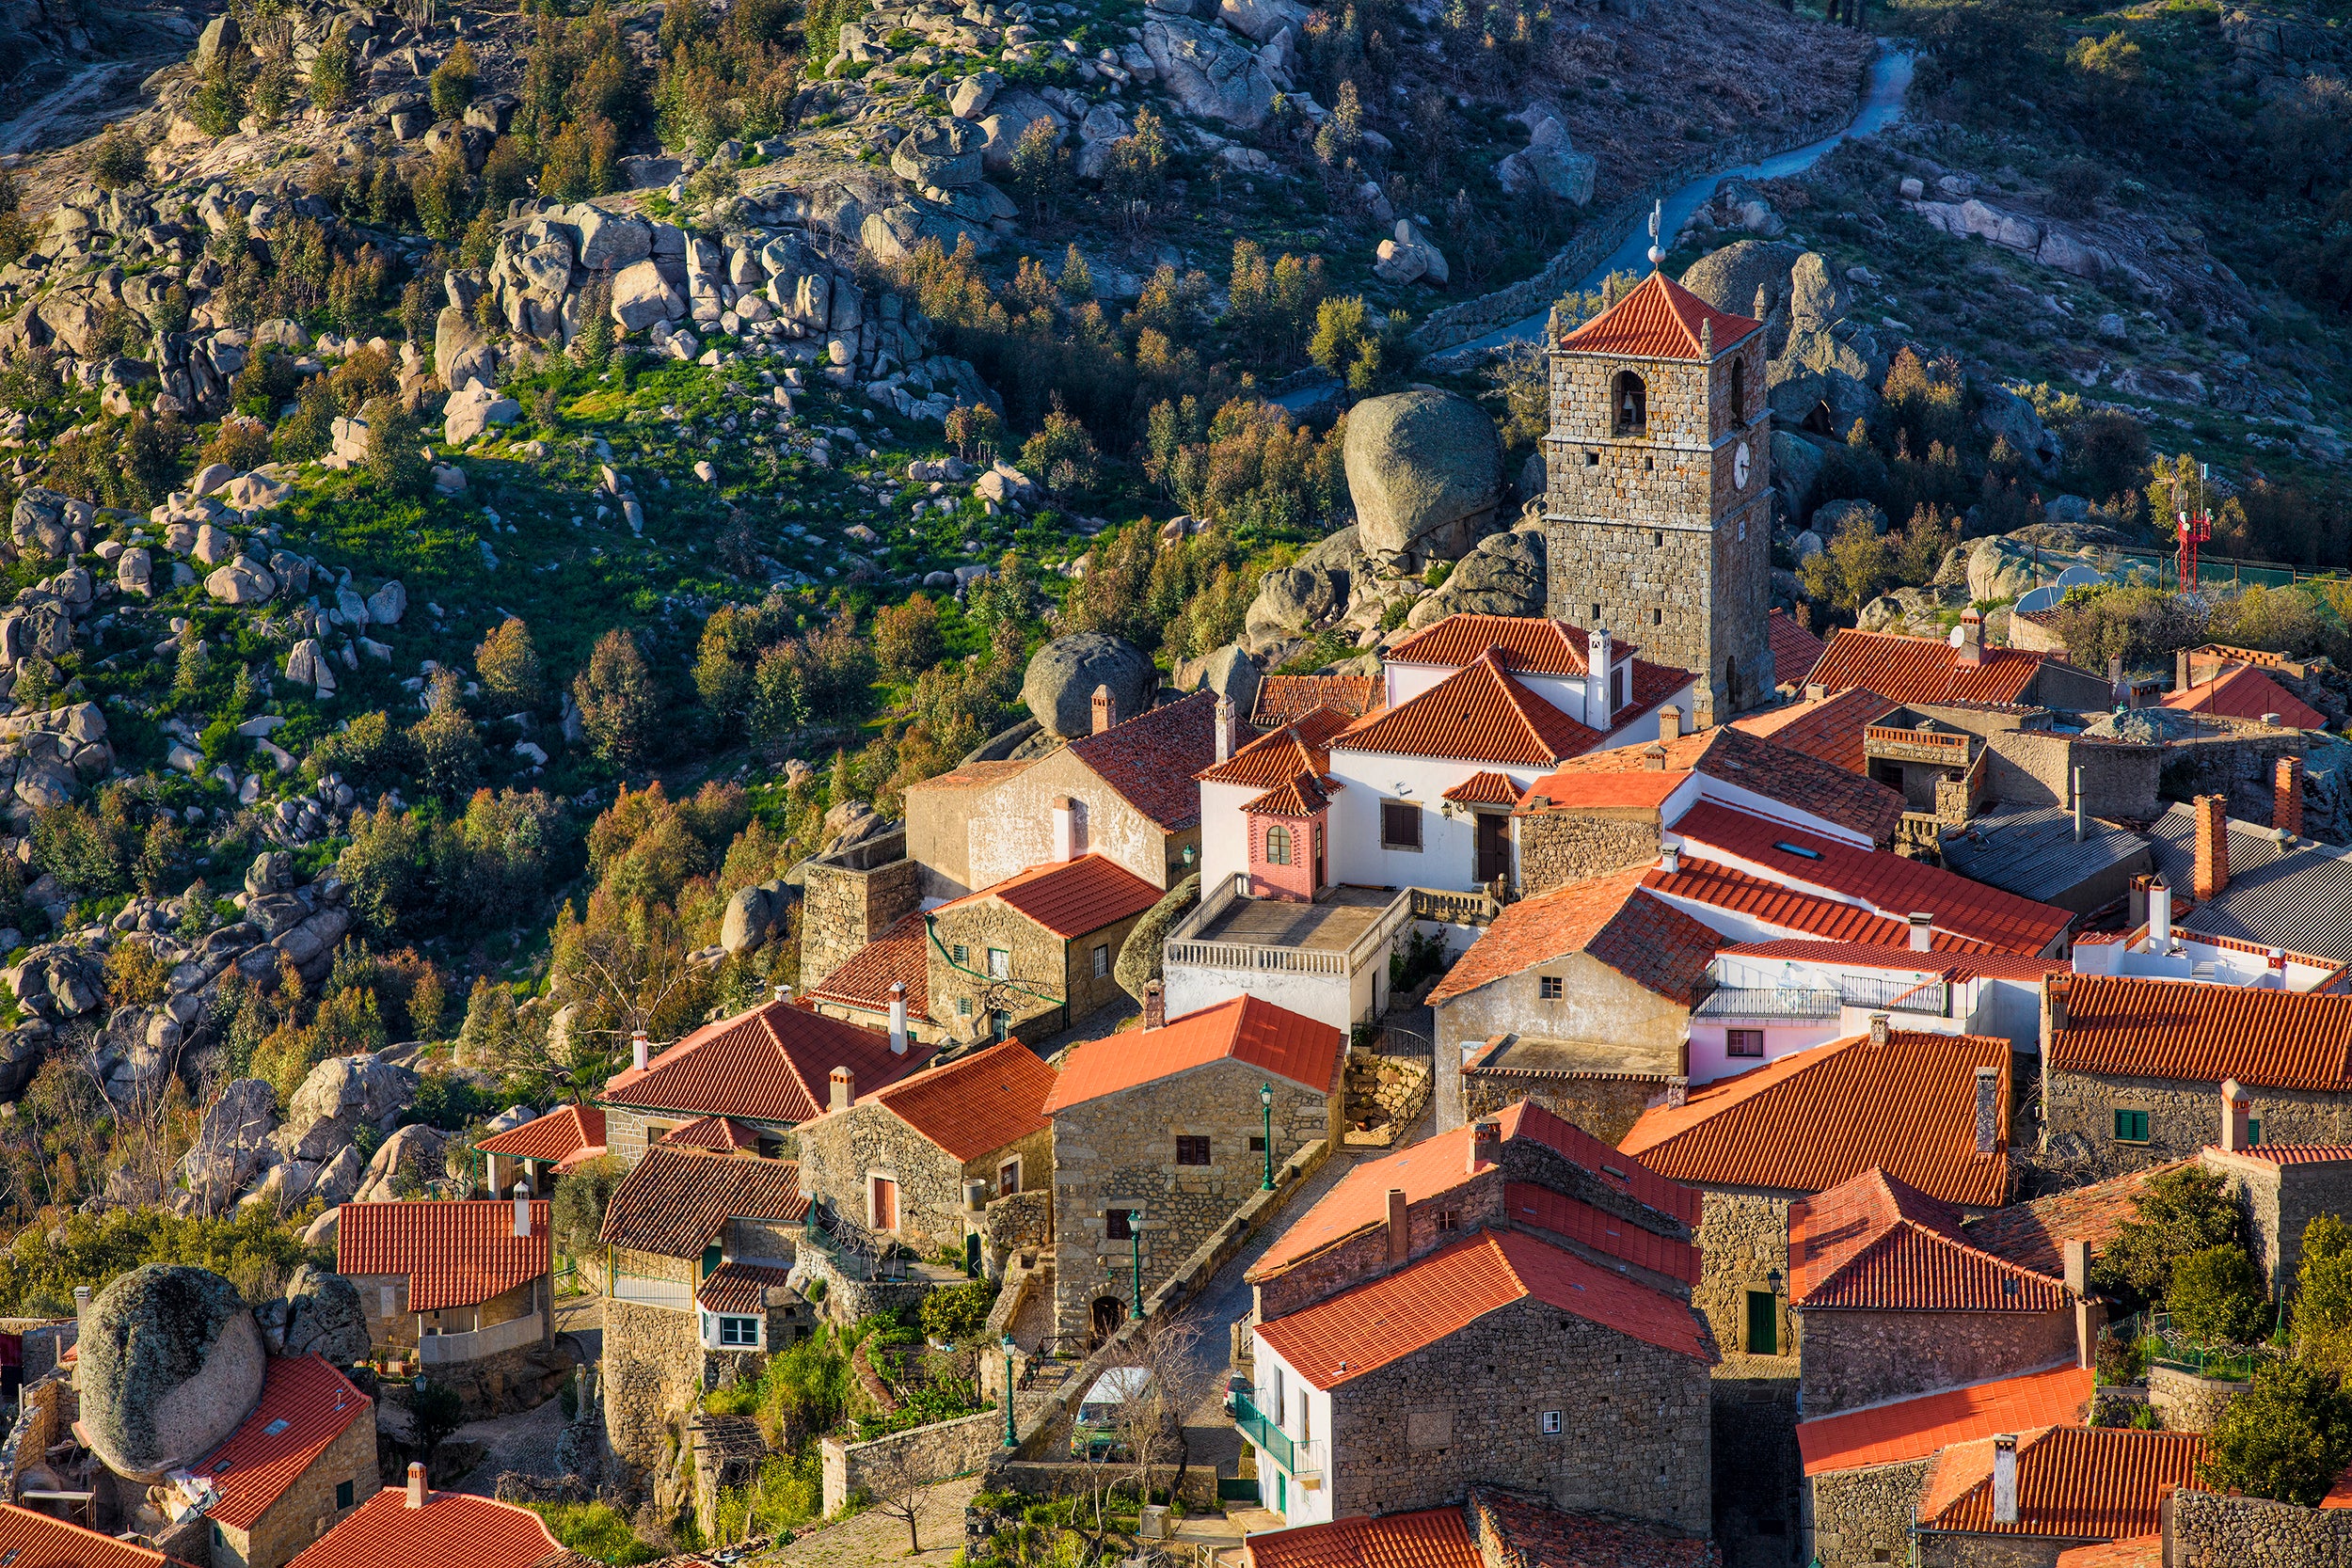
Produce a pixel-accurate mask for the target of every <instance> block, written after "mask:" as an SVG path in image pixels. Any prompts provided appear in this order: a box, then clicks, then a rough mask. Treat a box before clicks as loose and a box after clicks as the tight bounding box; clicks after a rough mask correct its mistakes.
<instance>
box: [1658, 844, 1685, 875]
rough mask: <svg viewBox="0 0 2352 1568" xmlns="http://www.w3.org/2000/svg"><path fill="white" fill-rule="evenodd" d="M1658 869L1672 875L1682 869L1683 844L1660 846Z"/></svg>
mask: <svg viewBox="0 0 2352 1568" xmlns="http://www.w3.org/2000/svg"><path fill="white" fill-rule="evenodd" d="M1658 869H1659V870H1661V871H1663V872H1664V873H1665V874H1666V875H1667V876H1669V877H1671V876H1673V875H1674V874H1675V873H1677V872H1678V871H1680V870H1681V869H1682V846H1681V845H1679V844H1666V845H1661V846H1660V847H1659V850H1658Z"/></svg>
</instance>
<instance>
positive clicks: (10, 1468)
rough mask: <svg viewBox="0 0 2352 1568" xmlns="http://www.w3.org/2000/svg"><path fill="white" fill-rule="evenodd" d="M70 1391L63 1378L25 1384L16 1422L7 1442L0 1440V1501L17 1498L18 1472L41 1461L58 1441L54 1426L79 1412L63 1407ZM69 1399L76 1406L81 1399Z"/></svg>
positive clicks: (63, 1422) (59, 1424)
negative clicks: (50, 1446)
mask: <svg viewBox="0 0 2352 1568" xmlns="http://www.w3.org/2000/svg"><path fill="white" fill-rule="evenodd" d="M71 1398H72V1389H71V1388H70V1387H69V1386H67V1382H66V1380H65V1379H64V1378H57V1377H53V1378H48V1379H45V1380H44V1381H42V1382H40V1383H28V1384H26V1385H25V1386H24V1394H23V1396H22V1399H21V1401H20V1402H19V1404H18V1407H17V1418H16V1425H15V1426H14V1427H13V1428H11V1429H10V1430H9V1433H8V1441H7V1442H5V1443H0V1502H14V1501H16V1492H17V1471H18V1470H19V1469H21V1468H22V1467H23V1466H24V1465H27V1464H33V1465H38V1464H40V1461H41V1459H42V1456H43V1455H44V1454H45V1453H46V1451H47V1449H48V1448H49V1445H50V1444H52V1443H54V1442H56V1440H57V1429H58V1428H59V1427H61V1426H64V1425H66V1424H68V1423H70V1422H71V1421H72V1419H73V1418H74V1417H75V1416H76V1415H78V1414H79V1412H78V1411H77V1410H72V1409H63V1408H62V1407H63V1406H64V1405H65V1404H66V1403H67V1402H69V1400H71ZM72 1402H73V1403H75V1404H77V1405H78V1403H79V1401H72Z"/></svg>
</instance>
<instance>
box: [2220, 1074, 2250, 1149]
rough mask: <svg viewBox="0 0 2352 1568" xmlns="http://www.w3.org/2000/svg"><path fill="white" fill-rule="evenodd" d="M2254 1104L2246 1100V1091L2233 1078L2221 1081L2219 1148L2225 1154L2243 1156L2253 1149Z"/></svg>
mask: <svg viewBox="0 0 2352 1568" xmlns="http://www.w3.org/2000/svg"><path fill="white" fill-rule="evenodd" d="M2253 1114H2254V1102H2253V1101H2250V1100H2249V1099H2247V1098H2246V1090H2245V1088H2244V1087H2243V1086H2241V1085H2239V1083H2238V1081H2237V1080H2236V1079H2234V1078H2224V1079H2223V1080H2222V1081H2221V1148H2222V1149H2223V1151H2224V1152H2225V1153H2230V1154H2243V1153H2245V1152H2246V1151H2247V1150H2248V1149H2249V1148H2253V1147H2254V1129H2253V1127H2252V1126H2251V1125H2250V1124H2251V1122H2252V1121H2253Z"/></svg>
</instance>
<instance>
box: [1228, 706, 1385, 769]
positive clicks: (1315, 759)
mask: <svg viewBox="0 0 2352 1568" xmlns="http://www.w3.org/2000/svg"><path fill="white" fill-rule="evenodd" d="M1354 722H1355V720H1353V719H1351V718H1349V717H1348V716H1347V715H1346V714H1343V713H1342V712H1340V711H1339V710H1338V709H1336V708H1327V707H1319V708H1316V709H1314V710H1312V711H1311V712H1310V713H1307V714H1305V715H1303V716H1301V717H1300V718H1297V719H1295V720H1293V721H1291V722H1289V723H1288V724H1285V725H1283V726H1282V727H1281V728H1280V729H1279V730H1275V731H1273V732H1271V733H1269V734H1266V735H1262V736H1258V738H1257V739H1255V740H1253V741H1251V742H1250V743H1249V744H1248V745H1247V746H1244V747H1243V748H1242V749H1241V750H1240V751H1238V752H1234V753H1233V754H1232V756H1230V757H1227V758H1226V759H1225V760H1224V761H1223V762H1220V763H1216V764H1215V765H1213V766H1211V767H1208V768H1202V769H1201V770H1200V782H1201V783H1202V784H1248V785H1250V786H1251V787H1252V788H1256V789H1272V788H1273V787H1274V786H1275V785H1276V784H1280V783H1281V782H1282V781H1283V780H1285V779H1288V778H1293V777H1295V776H1296V775H1298V774H1300V773H1313V774H1315V775H1317V776H1318V777H1320V776H1322V775H1323V774H1326V773H1327V772H1329V771H1330V769H1331V752H1330V744H1331V737H1332V736H1335V735H1337V734H1339V733H1340V732H1341V731H1342V730H1344V729H1346V728H1347V726H1348V725H1350V724H1352V723H1354Z"/></svg>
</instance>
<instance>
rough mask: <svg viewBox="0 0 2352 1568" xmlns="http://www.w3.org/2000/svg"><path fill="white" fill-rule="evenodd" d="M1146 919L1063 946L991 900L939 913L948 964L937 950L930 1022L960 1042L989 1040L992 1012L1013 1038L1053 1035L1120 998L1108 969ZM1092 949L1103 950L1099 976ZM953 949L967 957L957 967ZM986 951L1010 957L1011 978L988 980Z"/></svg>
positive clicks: (935, 926)
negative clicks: (1004, 1020)
mask: <svg viewBox="0 0 2352 1568" xmlns="http://www.w3.org/2000/svg"><path fill="white" fill-rule="evenodd" d="M1143 914H1144V911H1136V913H1135V914H1134V915H1132V916H1130V917H1128V918H1127V919H1124V920H1120V921H1116V922H1114V923H1112V924H1111V925H1109V926H1106V927H1103V928H1102V929H1101V930H1098V931H1089V932H1088V933H1087V934H1085V935H1084V936H1080V937H1077V938H1074V939H1073V940H1071V941H1068V942H1065V941H1063V940H1062V939H1061V938H1060V937H1058V936H1056V935H1055V934H1054V933H1053V932H1051V931H1049V930H1047V929H1045V927H1042V926H1040V925H1039V924H1038V923H1037V922H1035V921H1033V920H1031V919H1029V918H1028V917H1027V916H1026V915H1024V914H1022V913H1021V912H1020V911H1016V910H1014V909H1012V908H1010V907H1009V906H1008V905H1005V904H1002V903H999V902H998V901H996V900H995V899H993V898H984V899H981V900H979V901H977V902H976V903H971V904H964V905H960V906H958V907H956V908H954V909H948V910H943V911H940V913H939V914H938V915H937V917H936V918H935V920H934V923H933V929H934V930H935V931H936V933H937V937H938V942H939V946H940V947H942V948H945V949H946V957H942V956H941V953H940V952H939V951H937V950H934V951H933V952H932V953H931V955H930V972H929V985H930V1015H931V1017H932V1018H934V1019H936V1020H938V1021H939V1022H941V1023H942V1024H943V1025H944V1026H945V1027H946V1031H947V1033H948V1035H949V1037H951V1038H954V1039H958V1040H966V1041H976V1040H982V1039H985V1038H987V1037H989V1035H990V1033H991V1030H990V1025H989V1016H988V1015H989V1013H990V1012H991V1011H992V1010H994V1009H1002V1010H1003V1011H1004V1012H1006V1013H1008V1014H1009V1015H1010V1019H1011V1028H1010V1033H1011V1034H1012V1035H1013V1036H1014V1037H1018V1038H1021V1039H1025V1040H1033V1041H1034V1040H1041V1039H1043V1038H1044V1037H1046V1036H1048V1035H1052V1034H1055V1033H1057V1032H1059V1031H1060V1030H1062V1029H1064V1028H1067V1027H1068V1026H1069V1025H1070V1024H1072V1023H1073V1022H1076V1021H1077V1020H1079V1019H1082V1018H1084V1017H1086V1016H1087V1015H1088V1014H1089V1013H1090V1012H1092V1011H1093V1010H1094V1009H1095V1008H1097V1007H1099V1006H1103V1005H1104V1003H1106V1002H1111V1001H1114V1000H1116V999H1117V998H1118V997H1120V996H1121V995H1123V994H1125V993H1124V992H1122V991H1121V990H1120V988H1119V982H1118V981H1117V980H1116V979H1114V978H1113V977H1112V976H1111V974H1110V966H1111V965H1112V964H1115V963H1116V962H1117V961H1118V958H1119V950H1120V946H1121V945H1122V944H1123V943H1124V942H1126V940H1127V933H1128V932H1130V931H1132V930H1134V929H1135V926H1136V921H1138V920H1140V919H1142V918H1143ZM1097 947H1102V948H1104V949H1106V950H1107V951H1106V957H1105V963H1104V973H1103V974H1099V975H1098V974H1095V973H1094V962H1093V954H1094V949H1095V948H1097ZM958 948H961V949H962V950H963V953H964V957H963V958H961V959H960V960H957V959H954V955H955V952H956V950H957V949H958ZM991 948H995V949H997V950H999V951H1002V952H1005V953H1008V954H1009V955H1010V958H1009V970H1010V974H1009V978H1007V979H1004V980H993V979H991V978H989V965H988V954H989V950H990V949H991ZM951 960H952V961H951Z"/></svg>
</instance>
